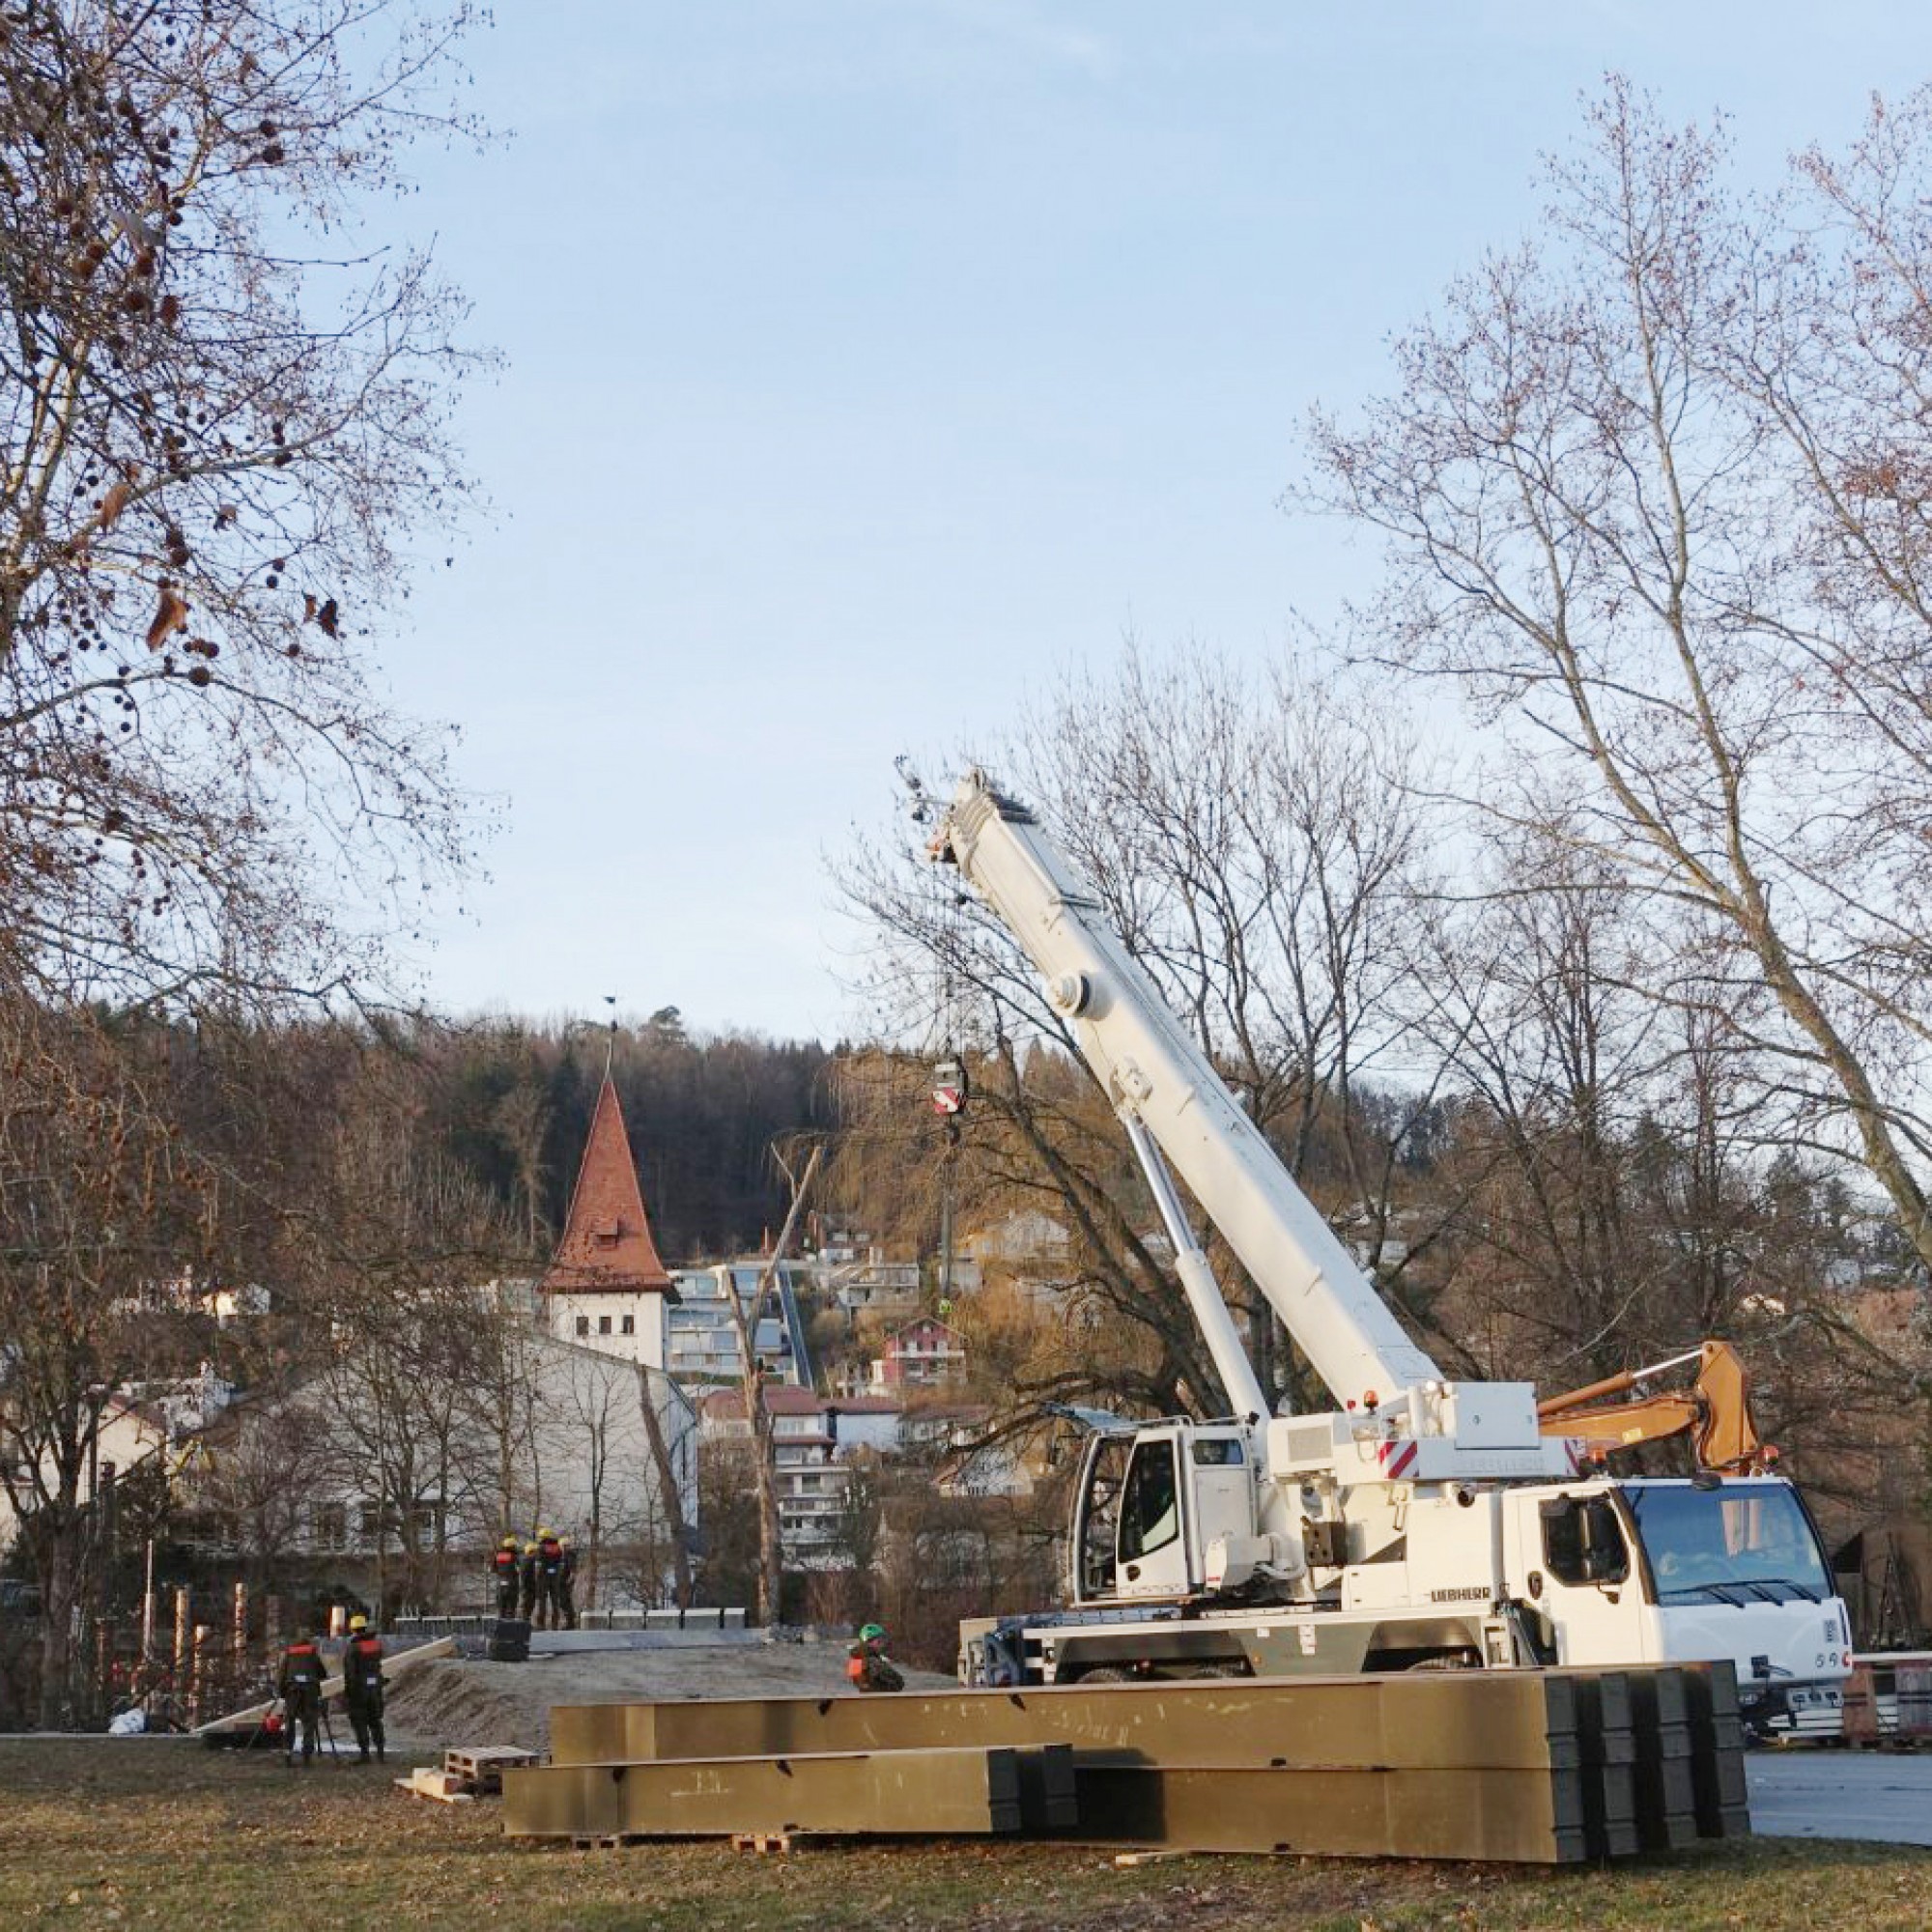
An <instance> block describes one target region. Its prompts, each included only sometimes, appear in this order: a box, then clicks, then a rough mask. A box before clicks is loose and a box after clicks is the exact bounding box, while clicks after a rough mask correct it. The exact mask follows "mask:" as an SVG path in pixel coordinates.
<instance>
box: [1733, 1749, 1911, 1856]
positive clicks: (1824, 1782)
mask: <svg viewBox="0 0 1932 1932" xmlns="http://www.w3.org/2000/svg"><path fill="white" fill-rule="evenodd" d="M1745 1765H1746V1771H1747V1775H1748V1776H1749V1779H1750V1810H1751V1829H1752V1831H1754V1832H1756V1833H1758V1834H1759V1835H1760V1836H1762V1837H1767V1838H1871V1839H1876V1840H1878V1841H1879V1842H1880V1843H1883V1844H1890V1845H1932V1752H1920V1753H1918V1755H1916V1756H1893V1755H1890V1754H1889V1753H1886V1752H1881V1751H1849V1750H1793V1751H1780V1750H1755V1751H1750V1752H1748V1753H1747V1756H1746V1759H1745Z"/></svg>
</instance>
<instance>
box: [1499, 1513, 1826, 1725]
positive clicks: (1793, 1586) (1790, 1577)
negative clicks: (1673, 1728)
mask: <svg viewBox="0 0 1932 1932" xmlns="http://www.w3.org/2000/svg"><path fill="white" fill-rule="evenodd" d="M1504 1510H1505V1519H1504V1520H1505V1529H1504V1567H1505V1570H1506V1573H1507V1576H1508V1578H1509V1583H1510V1592H1511V1595H1512V1597H1513V1598H1514V1599H1515V1601H1516V1602H1517V1603H1518V1604H1519V1605H1520V1606H1521V1609H1522V1612H1523V1615H1524V1620H1525V1622H1526V1624H1527V1626H1528V1628H1529V1629H1530V1631H1531V1633H1532V1635H1533V1636H1534V1637H1535V1639H1536V1640H1537V1641H1538V1642H1539V1643H1540V1645H1542V1646H1544V1647H1545V1648H1546V1649H1547V1653H1548V1656H1549V1658H1550V1659H1551V1661H1553V1662H1557V1663H1563V1664H1571V1663H1576V1664H1618V1663H1655V1664H1662V1663H1685V1662H1698V1661H1704V1660H1710V1659H1714V1658H1722V1657H1728V1658H1730V1659H1731V1661H1732V1662H1733V1663H1734V1664H1735V1665H1736V1668H1737V1673H1738V1690H1739V1693H1740V1696H1741V1698H1742V1700H1743V1702H1744V1705H1745V1709H1746V1716H1747V1719H1749V1720H1750V1721H1751V1722H1752V1723H1753V1724H1754V1725H1755V1726H1756V1727H1757V1728H1759V1729H1760V1730H1763V1729H1769V1728H1772V1727H1773V1726H1775V1725H1777V1724H1780V1723H1782V1722H1784V1721H1786V1720H1787V1719H1788V1720H1790V1721H1792V1722H1803V1721H1805V1720H1807V1719H1818V1718H1820V1717H1823V1716H1827V1715H1829V1714H1831V1713H1833V1712H1835V1711H1837V1710H1839V1709H1840V1708H1841V1690H1840V1687H1841V1685H1842V1683H1843V1680H1844V1678H1845V1677H1846V1675H1847V1674H1848V1673H1849V1671H1850V1669H1851V1620H1850V1616H1849V1614H1848V1612H1847V1611H1846V1608H1845V1605H1844V1604H1843V1602H1842V1601H1840V1599H1839V1598H1838V1596H1837V1594H1836V1590H1835V1586H1834V1585H1833V1580H1832V1574H1831V1569H1830V1566H1829V1564H1828V1563H1827V1561H1826V1557H1825V1552H1824V1548H1823V1546H1822V1545H1821V1543H1820V1541H1819V1538H1818V1532H1817V1529H1816V1527H1815V1526H1814V1524H1813V1523H1812V1520H1811V1518H1810V1514H1809V1512H1808V1511H1807V1510H1806V1509H1805V1507H1804V1501H1803V1499H1802V1498H1801V1497H1800V1495H1799V1493H1798V1492H1797V1491H1796V1490H1795V1489H1793V1488H1792V1486H1791V1485H1790V1484H1789V1483H1787V1482H1785V1481H1783V1480H1782V1479H1781V1478H1778V1477H1773V1476H1767V1477H1757V1478H1749V1477H1745V1478H1739V1477H1731V1478H1726V1479H1725V1480H1724V1481H1722V1482H1721V1483H1719V1482H1717V1481H1714V1480H1711V1479H1709V1478H1704V1479H1698V1478H1694V1477H1693V1478H1690V1479H1687V1480H1664V1479H1650V1480H1630V1481H1621V1482H1611V1481H1607V1480H1597V1481H1592V1482H1587V1483H1577V1484H1572V1485H1565V1486H1562V1487H1560V1488H1549V1487H1538V1488H1535V1489H1524V1490H1518V1491H1511V1492H1506V1494H1505V1496H1504Z"/></svg>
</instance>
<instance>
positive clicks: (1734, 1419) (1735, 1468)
mask: <svg viewBox="0 0 1932 1932" xmlns="http://www.w3.org/2000/svg"><path fill="white" fill-rule="evenodd" d="M1691 1362H1695V1363H1696V1364H1697V1375H1696V1379H1695V1380H1694V1381H1693V1382H1692V1384H1691V1386H1690V1388H1688V1389H1682V1390H1675V1391H1669V1392H1666V1393H1662V1394H1658V1395H1640V1396H1638V1397H1637V1399H1636V1400H1635V1401H1634V1402H1618V1401H1616V1400H1615V1398H1616V1397H1618V1396H1621V1395H1627V1394H1629V1393H1630V1392H1631V1391H1632V1390H1634V1389H1637V1388H1640V1387H1642V1386H1643V1385H1644V1384H1645V1383H1647V1382H1649V1381H1651V1380H1652V1379H1653V1378H1656V1377H1658V1376H1661V1375H1664V1374H1666V1373H1667V1372H1668V1371H1670V1370H1672V1369H1678V1368H1684V1367H1686V1366H1688V1365H1689V1364H1690V1363H1691ZM1536 1413H1537V1418H1538V1420H1539V1422H1540V1423H1541V1425H1542V1429H1543V1433H1544V1435H1567V1436H1570V1437H1572V1438H1574V1439H1575V1440H1576V1441H1577V1443H1578V1444H1579V1445H1580V1447H1581V1449H1582V1451H1583V1454H1584V1455H1585V1456H1588V1457H1594V1458H1597V1459H1599V1460H1601V1459H1604V1458H1607V1457H1609V1456H1613V1455H1615V1454H1616V1453H1617V1452H1618V1451H1619V1450H1624V1449H1634V1448H1635V1447H1636V1446H1637V1445H1638V1444H1639V1443H1643V1442H1662V1441H1667V1440H1668V1439H1669V1438H1670V1437H1671V1436H1674V1435H1690V1437H1691V1438H1692V1446H1693V1447H1694V1448H1695V1450H1696V1453H1697V1466H1698V1467H1699V1468H1700V1469H1716V1470H1719V1471H1722V1472H1725V1473H1727V1474H1734V1475H1735V1474H1740V1473H1745V1472H1757V1471H1760V1470H1762V1469H1763V1468H1765V1467H1766V1466H1767V1465H1768V1464H1769V1463H1771V1462H1773V1461H1775V1460H1776V1450H1774V1449H1771V1448H1770V1447H1769V1445H1768V1444H1766V1443H1765V1442H1764V1440H1763V1439H1762V1437H1760V1435H1758V1430H1757V1420H1756V1418H1755V1417H1754V1416H1753V1415H1752V1413H1751V1401H1750V1377H1749V1374H1748V1373H1747V1370H1746V1368H1745V1365H1744V1363H1743V1361H1742V1360H1741V1359H1740V1358H1739V1355H1738V1351H1737V1350H1735V1349H1733V1348H1732V1347H1731V1345H1730V1344H1729V1343H1728V1342H1706V1343H1704V1344H1702V1345H1701V1347H1699V1348H1696V1349H1692V1350H1688V1351H1687V1352H1686V1353H1684V1354H1682V1355H1673V1356H1671V1357H1670V1358H1669V1359H1668V1360H1667V1361H1662V1362H1653V1363H1651V1364H1650V1365H1649V1367H1647V1368H1641V1369H1628V1370H1626V1371H1625V1372H1624V1373H1623V1374H1622V1375H1616V1376H1606V1377H1605V1378H1604V1379H1603V1380H1602V1381H1599V1382H1591V1383H1590V1384H1589V1385H1588V1386H1587V1387H1586V1388H1579V1389H1572V1390H1571V1391H1570V1393H1569V1394H1568V1395H1557V1396H1551V1397H1549V1398H1548V1400H1547V1401H1545V1402H1540V1403H1538V1404H1537V1406H1536Z"/></svg>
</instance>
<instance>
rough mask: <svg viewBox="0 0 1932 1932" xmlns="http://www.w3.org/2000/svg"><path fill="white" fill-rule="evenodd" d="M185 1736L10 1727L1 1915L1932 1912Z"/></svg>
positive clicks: (1689, 1880)
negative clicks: (780, 1852) (846, 1815)
mask: <svg viewBox="0 0 1932 1932" xmlns="http://www.w3.org/2000/svg"><path fill="white" fill-rule="evenodd" d="M402 1768H405V1767H399V1766H397V1765H395V1764H393V1763H392V1764H391V1765H390V1766H389V1767H387V1768H386V1770H384V1771H379V1770H378V1769H377V1768H376V1767H374V1766H371V1767H369V1768H367V1769H366V1770H365V1769H363V1768H361V1767H359V1766H352V1765H344V1766H340V1767H338V1766H336V1765H333V1764H328V1763H323V1764H319V1765H318V1766H317V1767H316V1768H315V1769H314V1770H313V1771H310V1772H307V1773H303V1772H300V1771H288V1770H285V1769H284V1768H283V1766H282V1763H281V1761H280V1759H279V1758H272V1759H263V1758H259V1757H257V1758H250V1757H246V1756H240V1755H235V1754H231V1753H227V1752H213V1751H205V1750H202V1749H200V1748H199V1747H195V1746H193V1745H189V1744H185V1743H182V1742H178V1741H174V1740H160V1739H153V1740H130V1741H128V1742H126V1743H116V1742H111V1741H106V1740H94V1739H89V1740H74V1741H73V1742H71V1743H69V1742H65V1741H61V1742H52V1743H41V1742H36V1743H25V1742H16V1743H5V1742H0V1925H4V1926H8V1927H12V1926H15V1925H32V1924H36V1923H57V1924H61V1925H71V1926H75V1927H81V1926H100V1925H121V1926H160V1927H173V1926H181V1927H184V1928H187V1927H192V1928H197V1932H199V1928H208V1932H228V1928H236V1932H279V1928H284V1927H286V1928H290V1929H291V1932H294V1928H298V1927H300V1928H308V1927H322V1926H328V1927H333V1926H349V1927H356V1926H379V1927H383V1928H384V1932H407V1929H408V1928H414V1927H418V1926H422V1927H445V1926H446V1927H452V1928H454V1927H461V1928H462V1932H477V1928H478V1927H480V1926H492V1925H499V1924H500V1925H514V1926H517V1927H529V1928H535V1932H610V1928H616V1927H629V1926H637V1927H644V1926H649V1927H663V1928H666V1932H779V1928H794V1927H795V1928H801V1929H803V1928H811V1932H821V1928H827V1927H837V1926H858V1925H882V1926H917V1927H928V1926H930V1927H959V1928H962V1932H963V1928H966V1927H969V1926H970V1927H974V1928H986V1932H1049V1928H1059V1927H1073V1926H1079V1927H1094V1928H1107V1932H1181V1928H1184V1932H1264V1928H1285V1927H1295V1928H1302V1927H1306V1928H1336V1929H1337V1932H1422V1928H1449V1927H1455V1928H1469V1927H1490V1926H1493V1927H1497V1928H1505V1927H1511V1928H1530V1927H1536V1928H1543V1927H1549V1928H1559V1927H1576V1928H1585V1927H1588V1928H1595V1927H1600V1926H1601V1927H1634V1926H1660V1927H1662V1926H1668V1927H1670V1928H1672V1932H1704V1928H1723V1932H1728V1928H1732V1927H1744V1928H1747V1932H1799V1928H1803V1929H1804V1932H1814V1928H1822V1927H1829V1926H1837V1925H1855V1926H1857V1927H1859V1928H1860V1932H1877V1928H1884V1927H1894V1926H1897V1927H1905V1926H1910V1927H1913V1928H1919V1927H1923V1926H1926V1925H1928V1924H1932V1854H1927V1853H1924V1852H1916V1851H1904V1850H1898V1851H1894V1850H1889V1849H1887V1848H1883V1847H1872V1846H1850V1845H1841V1846H1813V1845H1804V1846H1799V1845H1787V1844H1775V1843H1770V1842H1765V1843H1759V1844H1747V1845H1745V1846H1741V1847H1735V1848H1723V1849H1718V1850H1712V1851H1709V1852H1705V1853H1701V1854H1698V1855H1696V1856H1687V1857H1685V1858H1682V1859H1678V1860H1674V1861H1668V1862H1663V1863H1659V1864H1653V1865H1649V1866H1645V1867H1640V1868H1637V1869H1623V1870H1618V1871H1614V1872H1600V1871H1580V1872H1579V1871H1570V1872H1541V1871H1522V1870H1517V1869H1511V1868H1505V1867H1501V1866H1487V1867H1471V1866H1429V1865H1399V1864H1363V1863H1349V1862H1344V1861H1322V1860H1304V1859H1187V1860H1176V1861H1170V1862H1166V1863H1158V1864H1151V1865H1147V1866H1143V1867H1141V1868H1139V1869H1138V1870H1133V1871H1117V1870H1115V1869H1114V1867H1113V1864H1112V1862H1111V1861H1110V1860H1109V1859H1108V1858H1106V1857H1105V1856H1104V1855H1103V1854H1100V1853H1096V1852H1093V1851H1081V1850H1076V1849H1072V1848H1066V1847H1053V1846H1023V1845H1012V1846H996V1845H986V1844H964V1843H961V1844H927V1845H916V1846H915V1845H884V1844H875V1845H854V1846H826V1847H821V1848H812V1849H808V1850H802V1851H799V1852H797V1853H795V1854H793V1855H792V1856H790V1857H756V1856H752V1855H747V1854H741V1853H734V1852H732V1851H730V1850H729V1849H728V1848H726V1847H723V1846H719V1845H713V1844H677V1845H665V1846H662V1847H656V1846H652V1847H640V1848H634V1849H627V1850H623V1851H611V1852H570V1851H561V1850H547V1849H546V1850H539V1849H531V1848H526V1847H524V1846H520V1845H515V1844H510V1843H507V1842H505V1840H504V1839H503V1838H502V1836H501V1835H500V1833H499V1828H498V1822H497V1819H498V1813H497V1805H496V1804H494V1803H489V1802H485V1803H481V1804H474V1805H464V1806H450V1805H440V1804H425V1803H423V1802H422V1801H420V1800H414V1799H409V1798H405V1797H404V1796H403V1795H402V1794H401V1793H399V1792H397V1791H395V1790H394V1789H393V1788H392V1786H391V1785H390V1783H389V1781H388V1776H389V1775H390V1774H392V1773H393V1772H395V1771H396V1770H398V1769H402Z"/></svg>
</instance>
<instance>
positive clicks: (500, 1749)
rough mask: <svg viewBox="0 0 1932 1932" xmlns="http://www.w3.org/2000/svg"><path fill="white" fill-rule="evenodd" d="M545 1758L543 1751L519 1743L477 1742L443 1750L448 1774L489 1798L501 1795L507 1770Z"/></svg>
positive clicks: (471, 1789) (444, 1763)
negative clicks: (523, 1746) (467, 1746)
mask: <svg viewBox="0 0 1932 1932" xmlns="http://www.w3.org/2000/svg"><path fill="white" fill-rule="evenodd" d="M543 1761H544V1760H543V1757H542V1755H541V1753H539V1752H537V1751H533V1750H524V1749H523V1748H521V1747H519V1746H517V1745H475V1746H472V1747H469V1749H467V1750H446V1751H444V1752H443V1754H442V1769H443V1772H444V1774H445V1775H446V1776H450V1777H456V1778H461V1779H462V1780H463V1784H464V1786H465V1788H466V1789H468V1790H469V1791H473V1792H475V1793H476V1794H477V1795H478V1796H479V1797H485V1798H488V1797H500V1796H501V1795H502V1791H503V1774H504V1772H506V1771H514V1770H520V1769H522V1768H523V1767H524V1766H526V1765H532V1764H541V1763H543Z"/></svg>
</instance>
